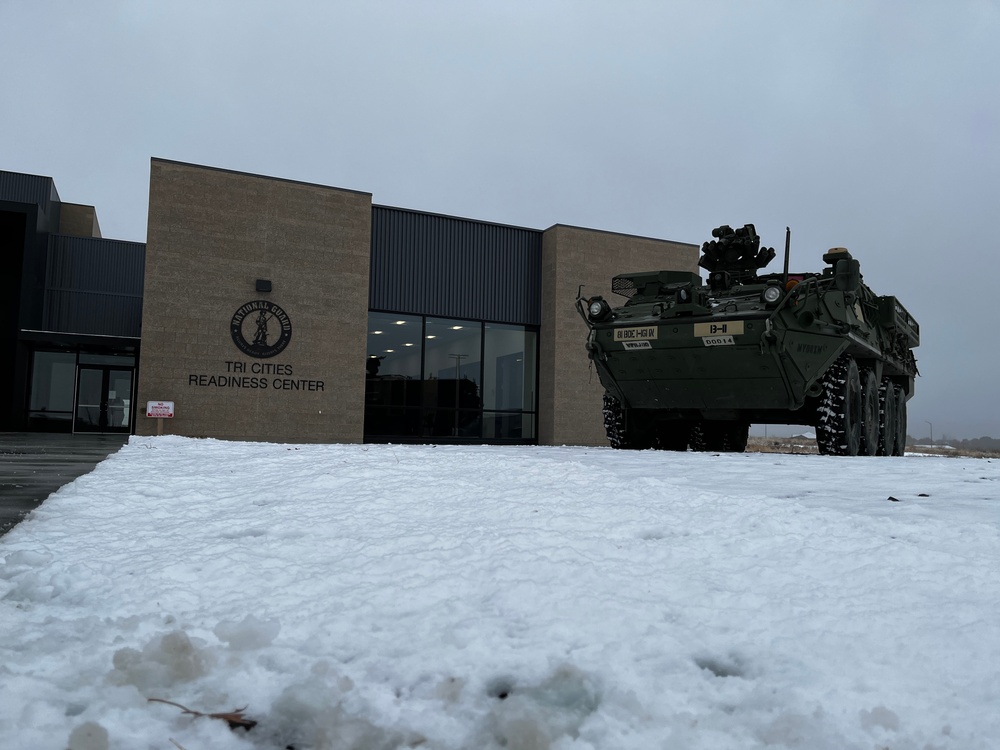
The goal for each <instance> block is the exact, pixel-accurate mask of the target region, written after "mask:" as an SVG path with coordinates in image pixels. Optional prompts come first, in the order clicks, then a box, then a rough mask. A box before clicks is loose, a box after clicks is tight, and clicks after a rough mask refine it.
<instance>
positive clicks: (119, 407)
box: [74, 365, 132, 432]
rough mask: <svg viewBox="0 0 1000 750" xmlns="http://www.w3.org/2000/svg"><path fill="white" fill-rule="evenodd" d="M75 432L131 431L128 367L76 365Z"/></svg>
mask: <svg viewBox="0 0 1000 750" xmlns="http://www.w3.org/2000/svg"><path fill="white" fill-rule="evenodd" d="M75 417H76V418H75V420H74V431H75V432H131V431H132V424H131V419H132V370H120V369H116V368H113V367H95V366H90V365H87V366H84V365H80V367H79V369H78V370H77V381H76V410H75Z"/></svg>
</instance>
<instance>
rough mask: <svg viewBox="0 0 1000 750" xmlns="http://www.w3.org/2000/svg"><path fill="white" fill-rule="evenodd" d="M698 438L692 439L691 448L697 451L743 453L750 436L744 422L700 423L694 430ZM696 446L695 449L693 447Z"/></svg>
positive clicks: (747, 424) (746, 424)
mask: <svg viewBox="0 0 1000 750" xmlns="http://www.w3.org/2000/svg"><path fill="white" fill-rule="evenodd" d="M696 429H697V430H698V437H697V439H695V438H694V437H692V441H691V447H692V448H694V450H699V451H719V452H720V453H744V452H745V451H746V449H747V439H748V438H749V435H750V425H749V423H746V422H702V423H701V424H700V425H698V427H697V428H696ZM696 445H697V447H695V446H696Z"/></svg>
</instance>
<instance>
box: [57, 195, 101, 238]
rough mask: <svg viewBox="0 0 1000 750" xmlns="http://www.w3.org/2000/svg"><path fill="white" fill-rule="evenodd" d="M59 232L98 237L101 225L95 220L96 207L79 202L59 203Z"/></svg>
mask: <svg viewBox="0 0 1000 750" xmlns="http://www.w3.org/2000/svg"><path fill="white" fill-rule="evenodd" d="M59 234H71V235H73V236H74V237H100V236H101V225H100V224H99V223H98V222H97V209H96V208H94V207H93V206H84V205H82V204H80V203H60V204H59Z"/></svg>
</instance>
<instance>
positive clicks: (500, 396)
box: [365, 312, 538, 442]
mask: <svg viewBox="0 0 1000 750" xmlns="http://www.w3.org/2000/svg"><path fill="white" fill-rule="evenodd" d="M368 321H369V325H368V361H367V367H366V374H367V379H366V383H367V387H366V389H365V437H366V438H367V439H388V438H401V439H408V440H421V439H428V440H435V439H437V440H441V441H447V442H451V441H458V442H461V441H463V440H470V441H471V440H483V439H486V440H495V441H498V442H507V441H517V442H525V441H532V440H534V439H535V412H536V410H537V406H536V392H535V383H536V381H537V337H538V334H537V333H536V332H535V331H532V330H527V329H525V328H524V327H523V326H516V325H502V324H497V323H486V324H484V323H481V322H480V321H475V320H457V319H451V318H431V317H428V318H423V317H419V316H413V315H398V314H395V313H382V312H372V313H369V316H368Z"/></svg>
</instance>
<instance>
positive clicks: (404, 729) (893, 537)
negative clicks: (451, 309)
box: [0, 437, 1000, 750]
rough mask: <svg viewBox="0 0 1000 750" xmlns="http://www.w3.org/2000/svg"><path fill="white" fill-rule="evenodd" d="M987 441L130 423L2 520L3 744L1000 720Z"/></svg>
mask: <svg viewBox="0 0 1000 750" xmlns="http://www.w3.org/2000/svg"><path fill="white" fill-rule="evenodd" d="M998 469H1000V464H998V462H995V461H992V462H991V461H988V460H982V459H980V460H975V459H956V458H933V457H904V458H836V457H825V456H805V455H797V456H783V455H774V454H746V455H713V454H698V453H684V454H678V453H669V452H654V451H642V452H626V451H612V450H609V449H593V448H590V449H586V448H544V447H511V448H502V447H474V448H469V447H444V446H439V447H431V446H412V447H400V446H358V445H353V446H290V445H272V444H250V443H227V442H220V441H213V440H189V439H183V438H176V437H161V438H132V440H131V441H130V442H129V444H128V445H127V446H125V447H124V448H123V449H122V450H121V451H120V452H119V453H117V454H115V455H114V456H112V457H110V458H109V459H108V460H107V461H105V462H103V463H102V464H100V465H99V466H98V467H97V469H96V470H95V471H94V472H93V473H92V474H89V475H87V476H84V477H81V478H80V479H78V480H76V481H75V482H74V483H72V484H71V485H68V486H67V487H64V488H63V489H62V490H60V491H59V492H58V493H56V494H54V495H53V496H52V497H50V498H49V499H48V500H47V501H46V502H45V503H44V504H43V505H42V506H41V507H40V508H39V509H38V510H37V511H35V513H34V514H33V515H32V517H31V518H30V519H29V520H27V521H25V522H24V523H22V524H21V525H20V526H19V527H17V528H15V529H14V530H13V531H11V532H10V533H9V534H7V536H5V537H3V538H0V747H4V748H6V747H11V748H32V749H33V750H36V749H38V750H41V749H45V748H52V749H53V750H65V748H70V749H71V750H126V749H128V750H132V749H133V748H165V749H168V750H172V749H173V748H175V747H176V745H180V746H182V747H184V748H185V749H186V750H201V749H202V748H212V749H213V750H227V749H235V748H241V749H243V750H250V749H255V748H260V749H261V750H263V749H264V748H267V749H268V750H273V749H274V748H286V747H294V748H295V750H313V749H329V750H333V749H334V748H336V749H337V750H348V749H352V748H353V749H355V750H362V749H365V750H368V749H382V748H384V749H389V748H408V747H419V748H424V749H430V748H433V749H441V750H457V749H459V748H477V749H478V748H482V749H484V750H489V749H491V748H496V749H499V748H507V749H508V750H542V749H544V748H553V750H569V749H570V748H573V749H574V750H584V749H588V750H589V749H591V748H594V749H596V748H603V749H607V750H624V749H628V748H636V749H639V748H641V749H642V750H646V749H648V748H651V747H677V748H692V749H698V748H702V749H705V750H721V749H724V748H734V749H735V748H739V749H740V750H744V749H745V748H764V747H779V748H781V747H784V748H809V749H810V750H823V749H824V748H827V749H829V750H844V749H850V748H859V749H860V748H864V750H872V749H873V748H893V750H897V749H906V748H914V749H916V750H978V749H980V748H981V749H982V750H986V749H987V748H990V749H992V748H995V747H996V746H997V745H998V741H1000V712H998V711H997V710H996V707H997V705H1000V672H998V670H997V665H998V664H1000V624H998V616H997V613H998V612H1000V577H998V575H997V571H998V570H1000V534H998V526H1000V502H998V489H1000V483H998V480H1000V470H998ZM150 698H156V699H159V700H163V701H170V702H173V703H176V704H180V706H182V707H187V708H189V709H190V710H191V711H192V712H196V713H185V712H184V711H183V709H182V708H180V707H177V706H172V705H168V704H166V703H161V702H149V701H148V699H150ZM237 709H244V712H243V714H240V716H245V718H246V719H248V720H252V721H253V722H256V725H254V726H252V728H250V729H245V728H240V727H239V726H237V727H236V728H230V724H229V723H228V722H227V721H226V719H225V718H213V717H211V716H207V714H230V715H232V712H233V711H234V710H237ZM198 714H204V715H198ZM174 743H176V744H174Z"/></svg>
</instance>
